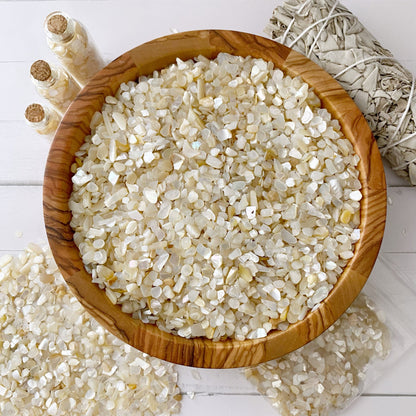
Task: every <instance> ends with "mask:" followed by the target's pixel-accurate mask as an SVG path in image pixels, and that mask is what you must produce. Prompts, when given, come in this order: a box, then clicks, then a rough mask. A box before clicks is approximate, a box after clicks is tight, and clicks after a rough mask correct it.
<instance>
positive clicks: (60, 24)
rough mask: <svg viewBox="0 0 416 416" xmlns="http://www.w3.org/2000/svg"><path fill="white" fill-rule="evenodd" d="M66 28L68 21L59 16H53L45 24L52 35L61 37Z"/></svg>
mask: <svg viewBox="0 0 416 416" xmlns="http://www.w3.org/2000/svg"><path fill="white" fill-rule="evenodd" d="M67 26H68V21H67V20H66V18H65V17H64V16H62V15H61V14H54V15H53V16H51V17H50V18H49V19H48V20H47V22H46V27H47V28H48V30H49V32H51V33H54V34H55V35H62V34H63V33H64V32H65V30H66V28H67Z"/></svg>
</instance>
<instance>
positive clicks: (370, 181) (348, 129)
mask: <svg viewBox="0 0 416 416" xmlns="http://www.w3.org/2000/svg"><path fill="white" fill-rule="evenodd" d="M221 51H223V52H229V53H232V54H235V55H241V56H247V55H251V56H253V57H258V58H263V59H265V60H268V61H272V62H274V64H275V66H276V67H279V68H281V69H282V70H283V71H285V72H286V73H287V74H289V75H291V76H301V77H302V78H303V79H304V80H305V81H306V82H308V83H309V84H310V85H311V86H312V87H313V88H314V89H315V92H316V93H317V95H318V96H319V97H320V99H321V100H322V102H323V104H324V105H325V107H327V108H328V109H329V111H330V112H331V113H332V114H333V116H334V117H336V118H337V119H338V120H339V121H340V123H341V126H342V129H343V132H344V134H345V135H346V137H347V138H348V139H350V140H351V142H352V143H353V145H354V148H355V150H356V152H357V153H358V154H359V156H360V158H361V162H360V164H359V170H360V180H361V182H362V185H363V189H362V192H363V200H362V207H361V226H360V228H361V235H362V237H361V239H360V241H359V242H358V243H357V244H356V248H355V254H354V257H353V258H352V259H351V261H350V262H349V264H348V266H347V267H346V269H345V270H344V272H343V274H342V276H341V277H340V279H339V281H338V283H337V284H336V285H335V288H334V289H333V290H332V291H331V293H330V295H329V296H328V297H327V298H326V299H325V301H324V302H323V303H322V304H321V305H320V307H319V308H318V309H317V310H316V311H315V312H313V313H309V314H308V315H307V316H306V318H305V319H304V320H302V321H300V322H298V323H296V324H294V325H291V326H290V327H289V328H288V329H287V330H286V331H283V332H281V331H273V332H271V333H270V334H269V335H268V336H267V337H266V338H263V339H257V340H246V341H234V340H227V341H220V342H213V341H210V340H208V339H201V338H199V339H184V338H181V337H179V336H174V335H172V334H168V333H166V332H163V331H161V330H159V329H158V328H157V327H156V326H154V325H149V324H144V323H142V322H141V321H139V320H134V319H132V318H131V316H130V315H127V314H125V313H123V312H121V309H120V307H119V306H114V305H113V304H111V302H110V301H109V300H108V298H107V296H106V295H105V293H104V291H102V290H100V289H99V288H98V286H97V285H95V284H93V283H92V282H91V278H90V275H89V274H88V273H87V272H86V271H85V270H84V267H83V263H82V261H81V258H80V253H79V251H78V248H77V247H76V246H75V244H74V242H73V239H72V237H73V232H72V229H71V227H70V225H69V223H70V220H71V213H70V211H69V209H68V198H69V196H70V193H71V190H72V182H71V176H72V175H71V173H70V167H71V164H72V163H73V161H74V153H75V152H76V151H77V150H78V149H79V147H80V146H81V144H82V143H83V141H84V138H85V136H86V135H87V134H89V132H90V128H89V121H90V119H91V117H92V115H93V114H94V112H95V111H99V110H100V109H101V107H102V105H103V102H104V99H105V97H106V96H107V95H114V93H115V92H116V90H117V89H118V87H119V85H120V84H121V83H122V82H127V81H130V80H134V79H136V78H137V77H138V76H139V75H141V74H146V75H147V74H151V73H152V71H154V70H159V69H161V68H163V67H165V66H167V65H169V64H171V63H173V62H174V61H175V59H176V58H177V57H179V58H181V59H189V58H193V57H195V56H197V55H199V54H202V55H205V56H206V57H209V58H213V57H215V56H216V55H217V54H218V53H219V52H221ZM43 197H44V216H45V225H46V231H47V234H48V239H49V243H50V246H51V249H52V252H53V255H54V257H55V260H56V262H57V264H58V266H59V268H60V270H61V272H62V274H63V276H64V278H65V280H66V281H67V283H68V284H69V286H70V287H71V289H72V291H73V293H74V294H75V295H76V297H77V298H78V299H79V300H80V301H81V303H82V304H83V305H84V307H85V308H86V309H87V310H88V311H89V312H90V314H91V315H92V316H93V317H94V318H96V319H97V320H98V321H99V322H100V323H101V324H102V325H103V326H105V327H106V328H107V329H108V330H110V331H111V332H112V333H113V334H115V335H116V336H118V337H119V338H121V339H123V340H124V341H125V342H127V343H129V344H131V345H133V346H134V347H136V348H138V349H140V350H142V351H144V352H146V353H148V354H150V355H153V356H156V357H159V358H162V359H164V360H167V361H171V362H174V363H179V364H183V365H189V366H195V367H210V368H230V367H242V366H249V365H254V364H258V363H260V362H264V361H267V360H271V359H274V358H277V357H279V356H282V355H284V354H286V353H288V352H290V351H292V350H294V349H296V348H299V347H300V346H302V345H304V344H305V343H307V342H309V341H310V340H312V339H313V338H315V337H316V336H318V335H319V334H321V333H322V332H323V331H324V330H325V329H326V328H328V327H329V326H330V325H332V324H333V323H334V321H335V320H336V319H338V317H339V316H340V315H341V314H342V313H343V312H344V311H345V310H346V309H347V308H348V306H349V305H350V304H351V302H352V301H353V300H354V299H355V297H356V296H357V295H358V293H359V292H360V291H361V289H362V287H363V286H364V284H365V282H366V280H367V278H368V276H369V274H370V271H371V269H372V267H373V265H374V262H375V260H376V257H377V253H378V250H379V247H380V244H381V240H382V236H383V231H384V225H385V217H386V185H385V178H384V170H383V165H382V163H381V158H380V154H379V151H378V148H377V145H376V142H375V141H374V139H373V137H372V134H371V131H370V129H369V127H368V125H367V123H366V121H365V119H364V117H363V115H362V114H361V112H360V111H359V109H358V108H357V106H356V105H355V104H354V102H353V101H352V100H351V98H350V97H349V96H348V95H347V93H346V92H345V91H344V90H343V89H342V88H341V86H340V85H339V84H338V83H337V82H336V81H335V80H334V79H333V78H332V77H331V76H330V75H328V74H327V73H326V72H325V71H324V70H322V69H321V68H320V67H319V66H318V65H316V64H314V63H313V62H311V61H310V60H309V59H307V58H306V57H304V56H303V55H300V54H299V53H297V52H295V51H293V50H291V49H289V48H287V47H285V46H283V45H280V44H278V43H276V42H274V41H271V40H268V39H265V38H262V37H258V36H254V35H250V34H247V33H240V32H230V31H211V30H205V31H194V32H186V33H179V34H175V35H170V36H166V37H163V38H159V39H156V40H154V41H151V42H148V43H146V44H144V45H141V46H139V47H137V48H135V49H133V50H131V51H129V52H127V53H125V54H124V55H122V56H120V57H119V58H118V59H116V60H115V61H113V62H112V63H110V64H109V65H108V66H107V67H106V68H104V69H103V70H102V71H100V72H99V73H98V74H97V75H96V76H95V77H94V78H93V79H92V80H91V81H90V82H89V83H88V85H87V86H86V87H85V88H84V89H83V90H82V92H81V93H80V95H79V96H78V98H77V99H76V100H75V101H74V102H73V103H72V105H71V106H70V108H69V109H68V111H67V112H66V114H65V116H64V118H63V120H62V123H61V125H60V127H59V129H58V131H57V133H56V136H55V140H54V142H53V144H52V147H51V150H50V153H49V157H48V161H47V166H46V171H45V181H44V193H43Z"/></svg>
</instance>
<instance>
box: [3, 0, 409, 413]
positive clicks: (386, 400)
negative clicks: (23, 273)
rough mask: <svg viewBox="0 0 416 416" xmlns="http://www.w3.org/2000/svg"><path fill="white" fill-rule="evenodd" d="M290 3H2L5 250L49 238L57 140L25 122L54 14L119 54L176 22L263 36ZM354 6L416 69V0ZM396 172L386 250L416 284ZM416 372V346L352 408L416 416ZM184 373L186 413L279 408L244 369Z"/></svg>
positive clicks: (350, 3)
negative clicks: (52, 145) (47, 204)
mask: <svg viewBox="0 0 416 416" xmlns="http://www.w3.org/2000/svg"><path fill="white" fill-rule="evenodd" d="M281 1H282V0H176V1H171V0H153V1H147V2H145V1H140V0H137V1H124V0H119V1H115V0H107V1H106V0H90V1H81V0H79V1H76V0H73V1H41V0H37V1H0V92H1V100H0V143H1V147H0V255H1V254H6V253H13V254H15V253H18V251H19V250H21V249H23V248H24V247H25V246H26V245H27V243H29V242H31V241H34V242H40V241H46V236H45V232H44V227H43V218H42V179H43V170H44V166H45V161H46V157H47V153H48V147H49V143H48V142H47V141H46V140H44V139H43V138H41V137H39V136H38V135H37V134H36V133H34V132H33V131H31V130H30V129H29V127H27V126H25V124H24V122H23V120H22V119H23V117H22V114H23V111H24V108H25V106H26V105H27V104H29V103H31V102H35V101H37V100H38V97H37V96H36V94H35V91H34V88H33V86H32V85H31V82H30V80H29V66H30V64H31V63H32V62H33V61H34V60H35V59H41V58H45V59H49V60H52V61H53V57H52V55H51V53H50V52H49V50H48V48H47V46H46V42H45V36H44V33H43V27H42V25H43V20H44V18H45V16H46V15H47V14H48V13H50V12H52V11H54V10H62V11H66V12H67V13H68V14H70V15H72V16H73V17H75V18H77V19H79V20H80V21H82V22H83V23H84V24H85V25H86V26H87V28H88V29H89V31H90V33H91V34H92V36H93V38H94V39H95V41H96V43H97V45H98V47H99V48H100V50H101V52H102V54H103V55H104V57H105V58H106V59H107V60H108V61H110V60H112V59H114V58H115V57H117V56H118V55H120V54H121V53H122V52H124V51H126V50H128V49H130V48H132V47H134V46H136V45H139V44H141V43H143V42H145V41H148V40H150V39H152V38H155V37H158V36H161V35H165V34H168V33H169V32H170V30H171V29H177V30H179V31H185V30H191V29H202V28H217V29H235V30H242V31H247V32H252V33H256V34H259V35H262V34H263V27H264V26H265V24H266V22H267V21H268V18H269V17H270V16H271V13H272V10H273V8H274V7H275V6H276V5H277V4H279V3H280V2H281ZM344 4H345V5H346V6H347V7H349V8H350V9H351V10H352V11H353V12H355V14H356V15H357V16H359V18H360V20H361V21H362V22H363V23H364V24H365V25H366V26H367V27H368V29H370V31H371V32H372V33H373V34H374V35H375V36H376V37H377V38H378V39H379V40H380V41H381V43H382V44H383V45H385V46H387V47H388V48H389V49H390V50H391V51H392V52H393V53H394V54H395V56H396V57H397V58H398V59H400V60H401V61H402V62H403V63H404V64H405V65H406V66H407V67H408V68H409V69H410V70H412V71H413V73H414V74H416V48H415V46H414V42H415V39H416V24H415V17H416V2H414V1H412V0H367V1H362V0H344ZM386 173H387V180H388V185H389V189H388V193H389V197H390V203H389V205H388V220H387V228H386V234H385V239H384V242H383V246H382V251H381V253H382V255H383V256H384V258H385V259H387V261H388V262H389V264H390V267H392V268H393V269H394V268H395V269H397V270H400V272H401V273H403V274H404V275H406V276H408V279H409V281H410V282H413V284H414V287H415V290H416V221H415V217H414V212H415V208H416V188H410V187H408V186H407V184H406V183H405V182H403V181H402V180H400V179H399V178H397V177H396V176H395V175H394V174H393V173H392V172H391V171H390V170H389V169H387V172H386ZM19 232H23V236H20V233H19ZM378 267H379V268H380V267H381V268H382V267H383V265H382V264H379V265H378ZM413 315H414V316H416V304H415V305H414V309H413ZM415 325H416V324H415ZM415 374H416V349H415V348H413V349H412V350H410V351H409V352H408V353H407V354H406V355H405V356H404V357H403V359H402V360H401V361H400V362H399V363H398V364H397V365H396V366H395V367H394V368H393V369H391V370H389V371H387V372H385V373H384V375H383V377H382V378H381V379H380V380H379V381H378V382H376V383H375V384H374V385H373V386H371V388H370V389H368V390H367V391H366V392H365V394H364V397H361V398H360V399H359V400H358V401H356V402H355V403H354V404H353V406H352V407H350V408H349V409H348V410H347V411H345V412H344V413H343V414H345V415H349V416H353V415H354V416H358V415H378V416H387V415H391V414H393V412H394V414H395V415H398V416H399V415H400V416H406V415H415V414H416V410H415V409H416V378H415ZM180 377H181V378H180V385H181V388H182V391H183V392H184V393H188V392H194V393H195V395H194V394H191V393H188V394H185V396H184V397H185V398H184V401H183V408H182V411H181V415H184V416H190V415H198V416H208V415H211V414H220V413H223V412H224V411H226V412H227V415H229V416H234V415H238V416H245V415H247V416H248V415H253V414H262V415H274V414H276V415H277V412H276V411H275V410H274V409H272V408H271V407H270V406H269V404H268V403H267V402H266V401H265V400H264V399H263V398H262V397H260V396H259V395H258V394H257V393H256V391H255V390H254V389H253V387H252V386H251V385H250V384H249V383H248V382H247V381H246V380H245V379H244V377H243V376H241V375H240V373H239V372H238V370H221V371H218V370H194V369H189V368H180ZM193 396H194V397H193ZM192 397H193V398H192ZM132 416H133V415H132Z"/></svg>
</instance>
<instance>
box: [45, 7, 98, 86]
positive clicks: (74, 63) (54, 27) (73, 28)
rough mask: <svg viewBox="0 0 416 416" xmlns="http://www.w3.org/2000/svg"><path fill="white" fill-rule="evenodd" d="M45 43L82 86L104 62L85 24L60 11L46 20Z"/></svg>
mask: <svg viewBox="0 0 416 416" xmlns="http://www.w3.org/2000/svg"><path fill="white" fill-rule="evenodd" d="M45 32H46V35H47V42H48V45H49V47H50V48H51V50H52V52H53V53H54V54H55V55H56V56H57V57H58V59H59V60H60V62H61V64H62V65H63V66H64V67H65V68H66V69H67V70H68V72H69V73H70V74H71V75H72V76H73V77H74V78H75V79H76V80H77V81H78V82H79V83H80V84H81V85H82V86H84V85H85V84H86V83H87V82H88V81H89V80H90V79H91V78H92V77H93V76H94V75H95V74H96V73H97V72H98V71H99V70H100V69H101V68H103V67H104V61H103V60H102V58H101V57H100V55H99V54H98V51H97V49H96V47H95V45H94V43H93V42H92V40H91V38H90V37H89V36H88V34H87V32H86V30H85V29H84V27H83V26H82V25H81V24H80V23H79V22H77V21H76V20H74V19H72V18H71V17H69V16H68V15H66V14H65V13H62V12H53V13H51V14H50V15H49V16H47V18H46V20H45Z"/></svg>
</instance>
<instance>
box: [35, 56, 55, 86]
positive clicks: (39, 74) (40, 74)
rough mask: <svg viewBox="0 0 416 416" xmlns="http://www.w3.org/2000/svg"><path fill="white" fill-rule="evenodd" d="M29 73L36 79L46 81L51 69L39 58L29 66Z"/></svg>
mask: <svg viewBox="0 0 416 416" xmlns="http://www.w3.org/2000/svg"><path fill="white" fill-rule="evenodd" d="M30 74H31V75H32V77H33V78H35V79H36V80H38V81H46V80H48V79H49V78H50V77H51V75H52V71H51V67H50V66H49V64H48V63H47V62H46V61H42V60H41V59H39V60H38V61H36V62H34V63H33V64H32V66H31V67H30Z"/></svg>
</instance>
